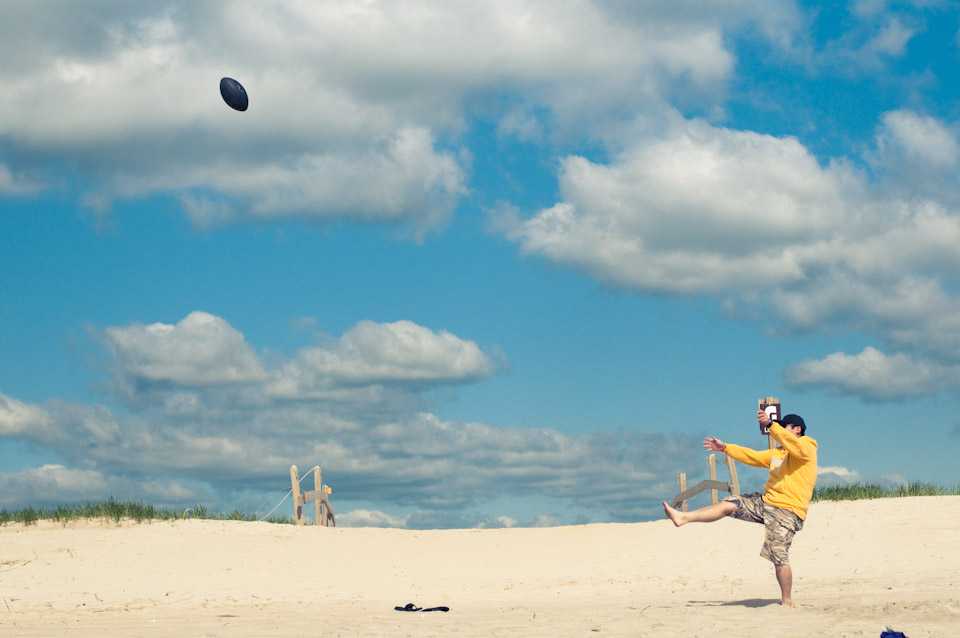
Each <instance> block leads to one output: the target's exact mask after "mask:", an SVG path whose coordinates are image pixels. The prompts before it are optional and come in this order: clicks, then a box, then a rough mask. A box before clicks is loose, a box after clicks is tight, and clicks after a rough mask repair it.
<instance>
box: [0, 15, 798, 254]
mask: <svg viewBox="0 0 960 638" xmlns="http://www.w3.org/2000/svg"><path fill="white" fill-rule="evenodd" d="M607 4H608V3H596V2H587V1H584V0H561V1H560V2H553V3H545V2H542V1H540V0H519V1H518V0H495V1H491V0H472V1H469V2H458V3H449V2H443V1H439V0H418V1H417V2H414V3H405V4H403V5H398V4H396V3H392V2H386V1H381V0H374V1H371V2H366V3H363V4H356V3H353V4H351V3H342V2H336V1H334V0H326V1H320V2H303V1H296V2H287V1H285V2H279V1H273V2H259V3H247V2H203V1H200V2H192V3H173V4H165V5H163V6H162V7H154V6H146V5H144V6H134V5H126V4H123V3H109V2H108V3H101V4H96V5H93V6H84V7H80V6H76V7H74V6H72V5H63V6H61V5H57V7H56V9H55V10H54V9H53V8H51V7H48V6H43V5H38V4H35V3H20V4H18V5H17V6H16V7H15V8H12V9H9V10H8V15H9V16H16V18H15V19H13V18H12V19H11V20H8V21H5V22H6V23H7V24H13V23H15V24H16V25H17V27H16V28H7V29H5V30H4V32H3V36H4V37H3V38H0V40H2V42H0V54H2V56H3V58H4V59H5V60H7V61H8V64H6V65H4V68H3V69H2V70H0V81H2V82H3V85H4V91H3V93H2V94H0V138H2V139H3V140H4V147H6V148H10V149H14V150H15V151H17V152H22V153H25V154H29V155H30V156H32V157H35V158H37V162H38V166H40V167H41V168H44V169H45V170H46V171H47V173H53V172H55V171H56V170H58V169H59V168H62V167H63V166H64V165H65V164H71V165H74V166H77V167H79V169H78V170H81V171H82V172H83V177H84V178H85V179H87V180H91V181H92V183H93V186H92V187H91V188H90V189H88V192H86V193H85V196H86V197H87V199H88V200H89V201H91V202H98V204H99V210H100V211H104V210H108V209H109V202H110V201H111V200H112V199H116V198H126V197H139V196H143V195H145V194H150V193H155V192H163V193H166V194H169V193H173V194H174V195H175V196H178V197H180V199H181V201H182V202H183V206H184V210H185V211H186V213H187V215H188V216H189V217H190V218H191V219H192V220H193V221H194V223H195V224H197V225H198V226H202V227H209V226H215V225H221V224H225V223H233V222H236V221H242V220H244V219H249V218H251V217H252V218H258V219H278V218H284V217H291V216H296V217H300V218H306V219H310V220H315V221H318V222H321V223H323V222H330V221H339V220H355V221H361V222H369V221H375V222H379V223H384V222H386V223H391V224H399V225H401V226H409V227H410V229H411V230H412V231H413V232H414V233H415V234H416V235H417V236H420V235H422V234H423V233H424V232H426V231H428V230H430V229H432V228H436V227H438V226H441V225H442V224H443V223H445V221H446V220H447V219H448V217H449V216H450V214H451V212H452V210H453V209H454V207H455V205H456V203H457V201H458V200H459V199H460V198H461V197H464V196H465V195H466V194H467V192H468V191H467V180H468V175H467V167H466V164H467V162H466V161H465V160H464V159H463V158H462V157H461V155H460V150H461V149H459V148H458V147H459V145H460V135H461V133H462V132H463V131H464V128H465V122H466V120H467V119H469V117H471V116H472V115H471V114H470V113H468V111H467V109H468V106H469V105H470V104H471V103H472V102H473V101H474V100H475V99H476V96H477V95H481V94H491V95H498V94H506V93H510V94H512V95H514V96H515V98H516V99H511V100H510V101H508V102H509V103H506V104H504V105H503V110H502V111H501V110H499V107H496V108H497V110H496V111H495V112H494V117H503V118H504V123H503V127H502V130H503V131H505V132H508V133H510V134H516V135H518V136H520V137H521V138H523V139H530V136H531V135H532V136H539V135H541V134H542V131H543V129H544V126H545V124H546V122H547V121H549V122H550V126H552V127H559V130H561V131H562V132H561V134H562V135H571V136H574V137H576V136H577V135H579V134H581V133H582V132H583V131H585V130H587V129H591V128H592V129H594V131H595V132H599V131H603V130H605V129H606V128H607V127H609V125H610V124H611V121H616V120H618V119H619V117H620V115H619V114H618V115H616V116H613V117H611V115H610V113H609V105H610V104H611V103H616V104H618V105H619V106H618V108H617V111H618V113H621V112H624V111H630V110H634V111H637V112H639V111H657V112H658V111H661V110H662V109H663V100H662V99H661V97H660V93H661V91H662V89H663V87H665V86H670V85H672V84H676V85H678V86H682V87H684V90H685V91H688V92H694V93H696V92H698V91H699V92H702V93H706V94H711V93H716V92H717V91H718V90H719V86H720V84H721V83H722V82H723V81H724V79H725V78H727V77H728V76H729V74H730V73H731V71H732V69H733V63H734V58H733V56H732V54H731V53H730V52H729V51H728V50H727V48H726V46H725V44H724V40H723V34H722V32H721V30H720V27H719V26H718V25H717V24H716V23H715V22H713V21H712V20H711V19H710V17H709V16H707V15H703V16H702V17H699V18H698V19H693V20H691V18H690V13H689V12H685V11H681V10H680V9H676V10H664V9H662V8H659V7H651V8H643V7H640V8H638V7H632V8H628V9H624V8H619V9H614V8H612V7H610V6H606V5H607ZM750 5H751V3H740V4H738V5H737V6H735V7H727V10H726V11H724V12H719V11H717V12H713V13H712V14H711V15H713V16H716V15H723V16H724V23H728V24H730V23H737V22H738V21H750V20H757V21H759V22H762V23H763V24H766V25H771V24H773V22H771V20H770V15H772V14H774V13H776V12H770V11H760V10H757V9H755V8H751V7H750ZM781 6H783V5H782V4H781ZM625 13H626V14H627V15H629V16H630V18H631V19H630V20H628V21H625V20H623V19H622V18H623V15H624V14H625ZM693 15H694V17H698V16H700V15H701V14H700V13H695V14H693ZM53 23H57V24H58V26H57V27H54V28H52V27H51V26H50V25H51V24H53ZM77 24H82V25H87V28H86V29H77V28H76V26H75V25H77ZM438 24H442V25H443V28H437V25H438ZM71 25H72V26H71ZM777 28H778V29H781V27H777ZM38 42H44V43H45V44H44V46H39V45H38V44H37V43H38ZM278 70H281V71H279V72H278ZM225 75H228V76H231V77H235V78H236V79H238V80H240V81H241V82H242V83H243V84H244V85H245V87H246V89H247V92H248V94H249V95H250V108H249V110H248V111H246V112H244V113H236V112H233V111H231V110H230V109H229V108H227V107H226V106H225V105H224V104H222V102H221V100H220V96H219V94H218V90H217V84H218V81H219V79H220V77H222V76H225ZM518 105H519V106H518ZM518 108H519V109H520V110H519V111H518V110H517V109H518ZM538 111H539V112H541V113H546V114H547V115H546V117H545V118H543V119H541V118H540V117H533V116H525V117H523V118H522V119H517V117H516V113H535V112H538ZM0 150H2V149H0ZM18 170H19V169H18V167H17V166H15V165H10V167H9V168H8V172H9V173H10V175H14V174H18ZM31 183H39V182H31ZM27 185H28V183H27V182H25V181H24V180H23V178H18V179H16V180H14V179H13V178H12V177H10V176H9V175H8V176H6V177H5V176H4V173H3V171H0V192H2V191H3V190H6V191H10V190H11V189H22V188H25V187H26V186H27Z"/></svg>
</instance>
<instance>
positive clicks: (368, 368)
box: [270, 321, 495, 398]
mask: <svg viewBox="0 0 960 638" xmlns="http://www.w3.org/2000/svg"><path fill="white" fill-rule="evenodd" d="M494 365H495V363H494V361H493V360H491V358H490V357H489V356H488V355H487V354H485V353H483V352H482V351H481V350H480V348H479V347H478V346H477V344H476V343H474V342H472V341H464V340H462V339H460V338H458V337H456V336H454V335H452V334H450V333H449V332H447V331H440V332H433V331H432V330H430V329H428V328H424V327H423V326H418V325H417V324H415V323H413V322H412V321H397V322H394V323H389V324H378V323H374V322H372V321H364V322H361V323H359V324H357V325H356V326H354V327H353V328H351V329H350V330H349V331H348V332H347V333H346V334H344V335H343V337H342V338H341V339H340V341H339V342H337V343H336V344H333V345H330V346H326V345H320V346H315V347H311V348H306V349H304V350H302V351H300V353H299V354H298V356H297V358H296V359H295V360H294V361H291V362H290V363H289V364H287V365H285V366H284V367H283V368H282V369H281V370H280V371H278V372H277V374H276V375H275V378H274V380H273V381H272V383H271V386H270V392H271V394H274V395H276V396H283V397H289V398H295V397H308V396H316V395H317V393H326V392H328V391H330V390H331V389H332V388H335V387H342V386H345V385H346V386H351V387H357V386H366V385H371V384H381V383H383V384H397V383H401V384H407V383H409V384H439V383H459V382H464V381H471V380H477V379H481V378H483V377H487V376H489V375H490V374H491V373H492V372H493V371H494Z"/></svg>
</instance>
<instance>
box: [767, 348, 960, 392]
mask: <svg viewBox="0 0 960 638" xmlns="http://www.w3.org/2000/svg"><path fill="white" fill-rule="evenodd" d="M958 372H960V370H958V369H957V368H953V369H948V368H945V367H943V366H940V365H937V364H935V363H933V362H931V361H924V360H915V359H912V358H910V357H908V356H906V355H904V354H902V353H897V354H894V355H887V354H884V353H882V352H880V351H879V350H877V349H876V348H873V347H867V348H864V350H863V351H862V352H861V353H860V354H857V355H848V354H845V353H842V352H836V353H833V354H831V355H828V356H827V357H825V358H823V359H820V360H807V361H803V362H800V363H797V364H794V365H792V366H790V367H789V368H787V370H786V372H785V373H784V377H785V381H786V382H787V384H788V385H790V386H791V387H794V388H804V387H813V386H824V387H826V388H828V389H829V390H830V391H831V392H832V393H834V394H852V395H859V396H864V397H867V398H873V399H888V398H892V397H919V396H928V395H931V394H935V393H937V392H938V391H939V390H941V389H943V387H945V386H954V387H956V386H957V383H958V381H960V374H958Z"/></svg>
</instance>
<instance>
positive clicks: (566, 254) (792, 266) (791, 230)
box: [509, 122, 856, 293]
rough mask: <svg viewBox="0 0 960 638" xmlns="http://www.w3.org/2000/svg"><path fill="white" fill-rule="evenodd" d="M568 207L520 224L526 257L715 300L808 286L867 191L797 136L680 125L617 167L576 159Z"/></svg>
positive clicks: (568, 181) (566, 181)
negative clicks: (848, 193) (857, 190)
mask: <svg viewBox="0 0 960 638" xmlns="http://www.w3.org/2000/svg"><path fill="white" fill-rule="evenodd" d="M560 180H561V191H562V195H563V198H564V199H563V201H562V202H561V203H558V204H557V205H555V206H553V207H551V208H548V209H545V210H542V211H540V212H539V213H537V214H536V215H534V216H533V217H532V218H530V219H527V220H523V221H518V222H517V223H516V224H515V225H514V227H513V228H512V229H511V230H510V231H509V235H510V236H511V238H513V239H514V240H515V241H517V242H518V243H520V245H521V247H522V248H523V250H525V251H527V252H530V253H538V254H543V255H545V256H547V257H549V258H551V259H553V260H555V261H559V262H563V263H567V264H571V265H575V266H577V267H579V268H583V269H584V270H586V271H588V272H590V273H591V274H593V275H594V276H596V277H597V278H598V279H600V280H602V281H605V282H607V283H610V284H612V285H615V286H619V287H624V288H628V289H632V290H638V291H652V292H667V293H703V292H714V291H722V290H744V289H751V288H757V287H760V286H765V285H776V284H782V283H790V282H794V281H799V280H801V279H803V278H804V277H805V273H804V269H803V265H802V263H801V259H802V257H803V256H804V253H805V252H810V251H811V250H815V249H816V247H817V244H818V242H822V241H825V240H826V239H827V238H828V237H829V236H830V235H832V234H833V233H835V232H836V226H835V221H836V217H835V215H836V208H837V205H838V202H840V205H841V206H842V202H843V199H844V198H845V194H844V191H845V190H846V189H847V188H848V187H849V186H851V185H852V186H856V182H855V181H854V179H853V177H852V176H851V175H850V174H849V172H848V171H846V170H845V169H843V168H842V167H832V168H828V169H824V168H821V167H820V166H819V164H818V163H817V161H816V159H815V158H814V157H813V156H812V155H811V154H810V153H809V152H808V151H807V150H806V149H805V148H804V147H803V146H802V145H801V144H800V143H799V142H798V141H797V140H796V139H792V138H774V137H771V136H767V135H759V134H756V133H751V132H745V131H733V130H728V129H717V128H714V127H711V126H709V125H707V124H706V123H703V122H689V123H680V124H679V125H678V128H677V130H676V131H675V134H674V135H671V136H668V137H666V138H664V139H654V140H649V139H644V140H637V141H636V143H635V144H634V145H633V146H632V147H631V148H630V150H628V151H627V152H625V153H623V154H622V155H621V156H619V157H617V158H616V159H615V160H614V161H613V162H611V163H610V164H598V163H595V162H591V161H588V160H586V159H585V158H582V157H575V156H574V157H568V158H566V159H565V160H564V162H563V169H562V173H561V175H560Z"/></svg>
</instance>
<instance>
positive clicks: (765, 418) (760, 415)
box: [757, 410, 773, 428]
mask: <svg viewBox="0 0 960 638" xmlns="http://www.w3.org/2000/svg"><path fill="white" fill-rule="evenodd" d="M757 423H759V424H760V425H762V426H763V427H765V428H768V427H770V424H771V423H773V421H772V420H770V415H769V414H767V413H766V412H764V411H763V410H757Z"/></svg>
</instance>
